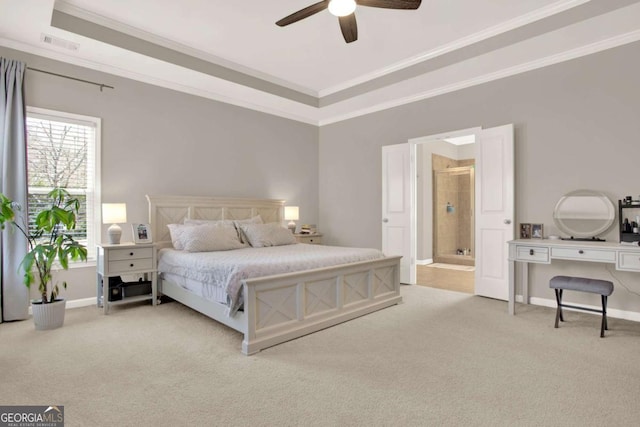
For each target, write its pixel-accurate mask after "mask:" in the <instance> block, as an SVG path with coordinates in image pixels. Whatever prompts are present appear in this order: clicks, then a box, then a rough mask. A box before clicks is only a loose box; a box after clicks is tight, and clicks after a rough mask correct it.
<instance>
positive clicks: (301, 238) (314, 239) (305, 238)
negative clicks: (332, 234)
mask: <svg viewBox="0 0 640 427" xmlns="http://www.w3.org/2000/svg"><path fill="white" fill-rule="evenodd" d="M296 240H297V241H298V243H306V244H309V245H321V244H322V236H321V235H318V234H309V235H300V234H297V235H296Z"/></svg>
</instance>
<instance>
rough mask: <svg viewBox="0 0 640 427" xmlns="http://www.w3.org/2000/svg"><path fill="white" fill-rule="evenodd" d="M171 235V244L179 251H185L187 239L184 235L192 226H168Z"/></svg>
mask: <svg viewBox="0 0 640 427" xmlns="http://www.w3.org/2000/svg"><path fill="white" fill-rule="evenodd" d="M167 227H168V228H169V234H171V243H172V244H173V247H174V248H175V249H177V250H179V251H184V242H185V240H186V239H187V238H186V237H185V235H184V233H185V231H186V230H187V228H189V227H193V226H192V225H183V224H167Z"/></svg>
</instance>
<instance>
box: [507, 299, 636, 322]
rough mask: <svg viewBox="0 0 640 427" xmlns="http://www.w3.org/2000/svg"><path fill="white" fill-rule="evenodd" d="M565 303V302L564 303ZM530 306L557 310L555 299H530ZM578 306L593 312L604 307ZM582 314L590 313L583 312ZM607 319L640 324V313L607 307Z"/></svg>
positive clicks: (520, 300)
mask: <svg viewBox="0 0 640 427" xmlns="http://www.w3.org/2000/svg"><path fill="white" fill-rule="evenodd" d="M523 301H524V299H523V298H522V295H516V302H523ZM563 302H564V301H563ZM529 304H532V305H540V306H543V307H551V308H554V309H555V308H556V300H555V299H547V298H537V297H530V298H529ZM576 305H580V306H584V307H587V308H591V309H593V310H601V309H602V306H595V305H586V304H576ZM563 310H569V311H580V310H574V309H571V308H563ZM581 313H589V312H588V311H581ZM592 314H595V315H598V316H599V315H600V314H599V313H592ZM607 317H611V318H615V319H624V320H632V321H634V322H640V313H639V312H636V311H626V310H618V309H615V308H608V307H607Z"/></svg>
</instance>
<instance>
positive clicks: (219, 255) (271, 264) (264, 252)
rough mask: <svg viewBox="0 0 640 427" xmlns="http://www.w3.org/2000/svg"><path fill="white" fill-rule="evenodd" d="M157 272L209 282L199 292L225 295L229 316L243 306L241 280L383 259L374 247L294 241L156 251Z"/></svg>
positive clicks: (204, 295) (213, 295)
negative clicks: (223, 248)
mask: <svg viewBox="0 0 640 427" xmlns="http://www.w3.org/2000/svg"><path fill="white" fill-rule="evenodd" d="M158 258H159V262H158V270H159V272H160V273H169V274H170V275H178V276H182V277H184V278H186V279H189V280H188V281H190V282H191V283H192V282H193V281H198V282H201V283H205V284H208V285H209V286H210V289H209V290H206V289H205V290H202V291H201V292H200V295H201V296H203V297H205V298H207V299H210V300H215V299H216V298H215V294H216V289H215V288H222V289H224V290H225V292H226V295H227V300H228V301H227V303H228V305H229V315H233V314H235V312H236V311H237V310H238V308H240V307H241V306H242V302H243V301H242V280H244V279H248V278H252V277H262V276H270V275H273V274H282V273H289V272H293V271H301V270H310V269H314V268H320V267H329V266H334V265H340V264H348V263H352V262H358V261H369V260H374V259H379V258H384V254H383V253H382V252H380V251H379V250H377V249H366V248H345V247H338V246H324V245H307V244H301V243H300V244H293V245H284V246H272V247H266V248H251V247H249V248H242V249H235V250H230V251H218V252H195V253H190V252H186V251H178V250H175V249H162V250H161V251H160V252H159V254H158Z"/></svg>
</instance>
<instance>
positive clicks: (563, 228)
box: [553, 190, 616, 238]
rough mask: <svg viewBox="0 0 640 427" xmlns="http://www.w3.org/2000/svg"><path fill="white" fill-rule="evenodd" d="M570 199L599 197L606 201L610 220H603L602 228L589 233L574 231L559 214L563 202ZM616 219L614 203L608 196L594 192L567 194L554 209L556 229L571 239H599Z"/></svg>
mask: <svg viewBox="0 0 640 427" xmlns="http://www.w3.org/2000/svg"><path fill="white" fill-rule="evenodd" d="M569 197H597V198H599V199H602V200H603V201H605V200H606V203H605V205H606V206H605V207H606V208H607V210H608V213H609V218H608V219H603V220H602V221H603V223H602V225H601V226H600V227H598V228H596V229H594V230H592V231H589V232H584V231H577V230H574V229H572V228H571V226H569V225H567V223H566V219H563V218H561V217H559V215H558V212H559V210H560V208H561V207H562V204H563V202H566V199H567V198H569ZM576 219H579V218H576ZM615 219H616V208H615V206H614V204H613V202H612V201H611V200H610V199H609V197H607V195H606V194H604V193H601V192H598V191H593V190H575V191H571V192H569V193H567V194H565V195H564V196H562V197H561V198H560V200H558V203H556V206H555V208H554V209H553V222H554V223H555V225H556V227H558V229H560V231H562V232H564V233H567V234H568V235H569V236H570V237H577V238H587V237H591V238H594V237H597V236H598V235H600V234H603V233H605V232H606V231H608V230H609V229H610V228H611V226H612V225H613V223H614V222H615Z"/></svg>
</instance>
